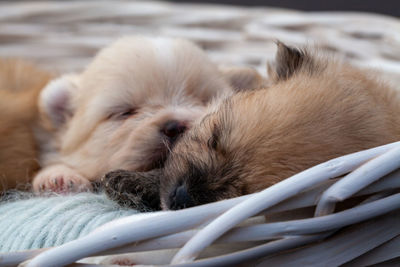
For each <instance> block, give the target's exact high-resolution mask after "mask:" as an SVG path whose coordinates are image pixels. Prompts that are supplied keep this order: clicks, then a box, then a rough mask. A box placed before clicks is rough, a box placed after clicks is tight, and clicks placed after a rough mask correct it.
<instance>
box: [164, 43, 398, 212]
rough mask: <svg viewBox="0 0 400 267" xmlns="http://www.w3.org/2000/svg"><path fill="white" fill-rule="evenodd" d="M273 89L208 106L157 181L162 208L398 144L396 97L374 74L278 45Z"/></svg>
mask: <svg viewBox="0 0 400 267" xmlns="http://www.w3.org/2000/svg"><path fill="white" fill-rule="evenodd" d="M274 66H275V67H274V68H270V70H269V73H270V76H271V77H272V79H273V81H272V85H271V86H270V87H269V88H267V89H261V90H253V91H245V92H241V93H237V94H235V95H233V96H232V97H230V98H227V99H226V100H224V101H222V103H220V104H219V105H216V106H213V107H211V108H210V110H209V111H208V114H207V115H206V116H204V117H203V118H202V120H201V121H200V122H198V123H197V124H196V125H195V126H194V127H193V128H192V129H191V130H190V131H188V132H187V133H186V134H185V135H184V137H183V138H182V139H181V140H180V141H179V142H177V144H176V146H175V147H174V149H173V153H171V156H170V158H169V159H168V160H167V162H166V164H165V167H164V169H163V170H162V172H161V174H160V176H161V177H160V186H159V190H160V199H161V207H162V208H164V209H180V208H185V207H190V206H193V205H199V204H204V203H208V202H212V201H217V200H221V199H225V198H231V197H236V196H240V195H244V194H249V193H253V192H257V191H259V190H262V189H264V188H266V187H269V186H271V185H273V184H275V183H277V182H279V181H281V180H283V179H285V178H288V177H290V176H292V175H294V174H296V173H298V172H300V171H302V170H305V169H307V168H309V167H312V166H314V165H316V164H318V163H321V162H324V161H327V160H329V159H332V158H335V157H338V156H341V155H345V154H348V153H352V152H355V151H359V150H363V149H367V148H371V147H375V146H379V145H383V144H386V143H390V142H394V141H398V140H399V139H400V121H399V120H400V119H399V114H400V103H399V96H398V94H397V92H395V91H394V90H392V89H390V88H388V87H387V86H386V85H385V84H383V83H381V82H379V81H377V80H376V79H374V78H373V76H374V75H373V74H372V73H371V72H367V71H361V70H359V69H357V68H355V67H352V66H350V65H348V64H345V63H341V62H338V61H335V60H332V59H328V58H323V57H320V56H317V55H312V53H310V52H309V51H301V50H298V49H295V48H290V47H287V46H285V45H283V44H281V43H278V53H277V58H276V63H275V64H274Z"/></svg>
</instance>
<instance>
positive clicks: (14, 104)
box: [0, 59, 51, 191]
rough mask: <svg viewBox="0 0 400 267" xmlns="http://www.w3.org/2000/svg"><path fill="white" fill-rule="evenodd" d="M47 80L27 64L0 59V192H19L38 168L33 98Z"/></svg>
mask: <svg viewBox="0 0 400 267" xmlns="http://www.w3.org/2000/svg"><path fill="white" fill-rule="evenodd" d="M50 79H51V75H50V74H49V73H47V72H45V71H43V70H40V69H38V68H37V67H35V66H33V65H31V64H30V63H27V62H24V61H21V60H15V59H0V191H4V190H7V189H10V188H16V187H17V186H23V187H22V189H23V188H24V187H25V186H26V184H27V183H28V182H30V180H31V178H32V176H33V174H34V173H35V172H36V171H37V170H38V168H39V163H38V147H37V142H36V140H35V136H34V130H35V128H36V127H38V123H39V121H38V110H37V98H38V94H39V92H40V90H41V89H42V88H43V87H44V86H45V85H46V84H47V82H48V81H49V80H50Z"/></svg>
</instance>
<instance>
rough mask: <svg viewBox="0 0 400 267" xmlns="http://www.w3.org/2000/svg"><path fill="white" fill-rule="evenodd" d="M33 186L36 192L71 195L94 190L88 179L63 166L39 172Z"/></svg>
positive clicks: (57, 165)
mask: <svg viewBox="0 0 400 267" xmlns="http://www.w3.org/2000/svg"><path fill="white" fill-rule="evenodd" d="M32 186H33V190H34V191H35V192H44V191H52V192H57V193H71V192H82V191H90V190H92V185H91V183H90V181H89V180H88V179H86V178H85V177H83V176H82V175H81V174H79V173H78V172H77V171H75V170H74V169H72V168H70V167H68V166H66V165H63V164H56V165H51V166H49V167H46V168H44V169H42V170H41V171H39V173H38V174H36V176H35V177H34V178H33V182H32Z"/></svg>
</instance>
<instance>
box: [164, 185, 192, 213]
mask: <svg viewBox="0 0 400 267" xmlns="http://www.w3.org/2000/svg"><path fill="white" fill-rule="evenodd" d="M169 203H170V205H169V208H170V209H171V210H180V209H185V208H190V207H193V206H194V201H193V199H192V198H191V196H190V195H189V193H188V190H187V188H186V186H185V185H180V186H178V187H176V189H175V191H174V192H173V193H172V194H171V195H170V202H169Z"/></svg>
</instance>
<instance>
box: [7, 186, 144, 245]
mask: <svg viewBox="0 0 400 267" xmlns="http://www.w3.org/2000/svg"><path fill="white" fill-rule="evenodd" d="M135 213H137V211H135V210H130V209H124V208H121V207H120V206H118V205H117V204H116V203H114V202H112V201H111V200H108V199H107V198H106V196H105V195H104V194H94V193H80V194H77V195H71V196H48V197H32V198H28V199H18V200H15V199H14V200H11V201H10V200H9V201H5V202H0V252H9V251H18V250H26V249H35V248H44V247H51V246H57V245H61V244H63V243H65V242H68V241H71V240H74V239H77V238H79V237H81V236H84V235H86V234H88V233H89V232H90V231H92V230H94V229H95V228H97V227H99V226H100V225H103V224H105V223H107V222H109V221H112V220H115V219H118V218H121V217H125V216H129V215H133V214H135Z"/></svg>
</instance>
